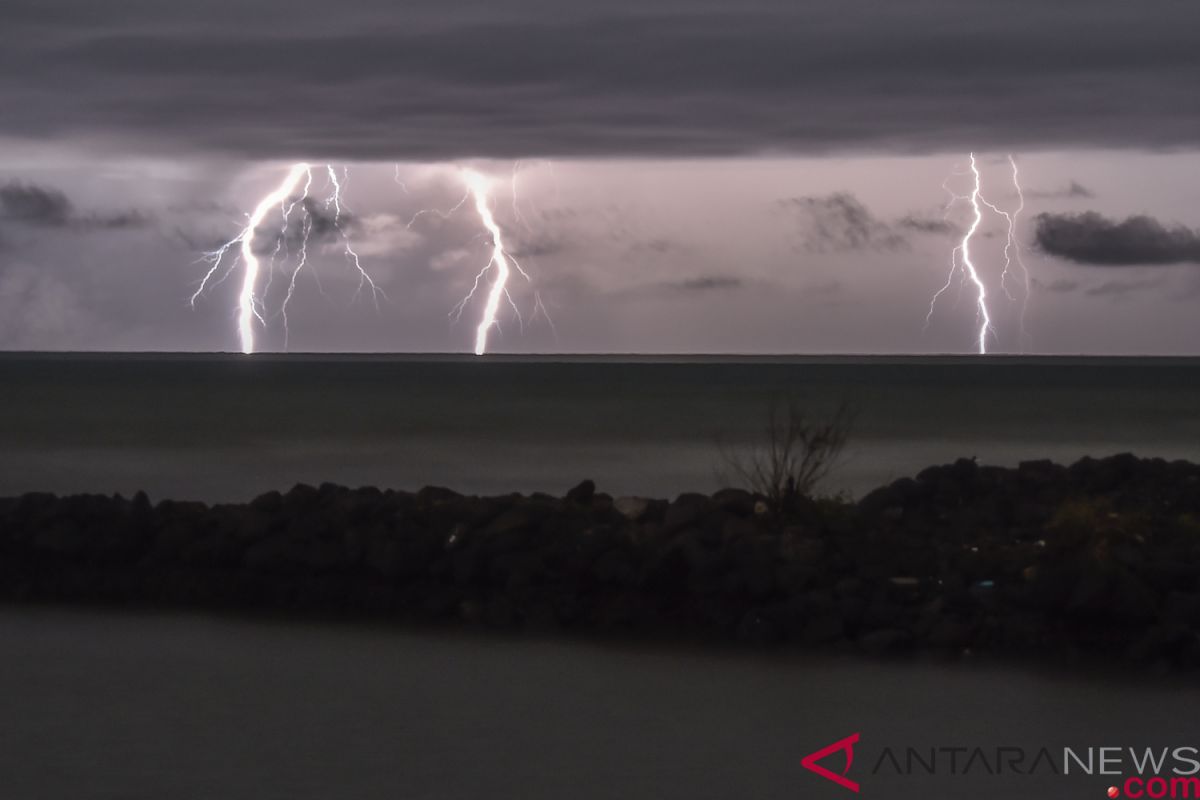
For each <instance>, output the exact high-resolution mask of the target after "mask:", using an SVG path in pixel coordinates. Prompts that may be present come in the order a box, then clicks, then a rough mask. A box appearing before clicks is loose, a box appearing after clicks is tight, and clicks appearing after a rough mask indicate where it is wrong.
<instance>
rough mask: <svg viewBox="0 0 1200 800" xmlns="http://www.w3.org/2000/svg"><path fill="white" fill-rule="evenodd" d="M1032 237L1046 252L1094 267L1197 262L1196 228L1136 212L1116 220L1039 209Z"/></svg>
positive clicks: (1199, 249)
mask: <svg viewBox="0 0 1200 800" xmlns="http://www.w3.org/2000/svg"><path fill="white" fill-rule="evenodd" d="M1035 222H1036V228H1035V230H1034V239H1035V241H1036V243H1037V245H1038V246H1039V247H1040V248H1041V249H1042V250H1043V251H1044V252H1046V253H1048V254H1050V255H1054V256H1059V257H1061V258H1065V259H1068V260H1070V261H1075V262H1077V263H1080V264H1094V265H1098V266H1130V265H1163V264H1180V263H1200V232H1198V231H1195V230H1193V229H1191V228H1188V227H1186V226H1184V225H1164V224H1163V223H1162V222H1159V221H1158V220H1157V219H1155V218H1153V217H1149V216H1146V215H1142V214H1139V215H1136V216H1132V217H1128V218H1127V219H1124V220H1121V221H1117V220H1112V219H1108V218H1107V217H1104V216H1101V215H1100V214H1097V213H1096V212H1094V211H1086V212H1083V213H1081V214H1051V213H1042V214H1039V215H1038V216H1037V217H1036V220H1035Z"/></svg>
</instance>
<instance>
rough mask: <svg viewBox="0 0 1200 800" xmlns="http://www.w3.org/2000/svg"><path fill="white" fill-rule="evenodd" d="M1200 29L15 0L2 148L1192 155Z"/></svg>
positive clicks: (794, 12) (1094, 21)
mask: <svg viewBox="0 0 1200 800" xmlns="http://www.w3.org/2000/svg"><path fill="white" fill-rule="evenodd" d="M1081 24H1086V35H1081V33H1080V25H1081ZM1198 27H1200V4H1197V3H1194V2H1185V1H1182V0H1181V1H1177V2H1163V3H1155V4H1153V6H1152V7H1148V6H1146V5H1145V4H1138V3H1130V2H1128V0H1059V1H1058V2H1054V3H1048V2H1045V0H1010V1H1009V2H1005V3H996V2H992V1H991V0H986V1H985V0H927V1H926V2H922V3H919V4H918V3H895V2H887V1H886V0H816V1H815V2H806V3H795V2H787V1H785V0H747V2H744V3H739V4H729V3H726V2H717V1H716V0H697V1H695V2H681V0H650V1H649V2H647V0H611V1H610V2H607V3H603V4H599V3H584V2H581V0H558V1H557V2H548V0H513V2H505V3H495V2H487V3H485V2H480V1H477V0H468V2H463V3H455V4H453V5H447V4H446V3H444V2H434V1H433V0H412V2H406V3H404V4H402V5H397V4H395V3H392V2H385V1H384V0H348V2H345V3H341V4H338V5H337V7H336V9H334V8H333V7H332V6H330V4H329V3H328V2H319V3H318V2H315V0H287V1H286V2H285V0H262V2H255V3H244V2H240V0H239V1H237V2H235V0H212V1H211V2H209V3H205V4H181V3H152V2H148V0H108V2H104V3H96V2H94V1H93V0H54V1H53V2H51V3H47V2H45V0H9V2H7V3H6V4H5V11H4V24H3V30H4V33H3V36H4V47H3V48H0V96H2V97H4V98H5V104H4V105H5V108H6V109H9V111H10V112H11V113H6V114H5V116H4V119H3V121H0V136H8V137H12V138H17V139H37V140H42V139H45V138H47V137H49V138H57V139H80V140H85V141H88V142H91V143H100V142H104V143H107V144H109V145H110V146H112V147H115V148H123V149H131V148H141V147H154V148H162V149H166V150H181V149H182V150H187V149H191V150H203V151H220V152H225V153H230V154H234V155H237V156H239V157H242V156H246V157H253V158H260V157H271V158H275V157H279V158H288V157H295V156H303V157H309V158H335V159H384V160H394V159H429V160H441V159H450V158H460V157H473V156H495V157H511V156H520V155H526V154H536V155H545V156H569V155H599V156H610V155H664V156H688V155H708V154H740V153H750V152H763V151H791V152H810V153H819V152H826V151H830V150H847V151H867V150H870V151H893V152H914V151H926V152H928V151H933V150H939V149H947V148H949V149H955V150H958V149H964V148H966V147H972V148H976V149H983V148H989V147H1004V148H1013V149H1018V150H1020V149H1030V148H1034V147H1048V146H1066V145H1101V146H1102V145H1114V146H1134V147H1143V146H1154V147H1157V146H1173V145H1180V146H1194V144H1195V135H1194V134H1195V131H1196V130H1197V129H1200V105H1198V104H1197V103H1196V102H1195V86H1196V85H1198V84H1200V48H1197V47H1196V46H1195V31H1196V30H1197V28H1198ZM1113 98H1120V102H1114V101H1113Z"/></svg>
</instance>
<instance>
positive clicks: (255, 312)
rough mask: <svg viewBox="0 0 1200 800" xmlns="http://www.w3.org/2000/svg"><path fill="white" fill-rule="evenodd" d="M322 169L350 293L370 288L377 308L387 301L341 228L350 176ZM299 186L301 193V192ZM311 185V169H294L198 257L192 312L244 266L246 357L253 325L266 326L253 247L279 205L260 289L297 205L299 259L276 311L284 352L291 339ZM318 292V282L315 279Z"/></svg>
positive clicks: (240, 322) (240, 321)
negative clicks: (231, 233) (278, 223)
mask: <svg viewBox="0 0 1200 800" xmlns="http://www.w3.org/2000/svg"><path fill="white" fill-rule="evenodd" d="M325 169H326V175H327V176H328V178H329V183H330V186H331V187H332V193H331V195H330V196H329V198H327V199H326V201H325V207H326V208H329V207H330V206H331V205H332V206H333V208H334V227H335V229H336V230H337V232H338V235H339V237H340V238H341V240H342V245H343V250H344V253H345V256H346V259H347V260H348V261H349V262H350V263H351V264H352V265H353V266H354V268H355V270H356V271H357V273H358V276H359V283H358V291H357V292H356V293H355V297H358V296H359V295H360V294H361V293H362V291H363V290H364V289H365V288H366V287H367V286H369V287H370V288H371V295H372V299H373V300H374V301H375V305H376V308H378V305H379V297H381V296H382V297H383V298H384V299H385V300H386V299H387V295H386V294H384V293H383V290H381V289H380V288H379V287H378V286H377V285H376V284H375V281H374V280H372V278H371V276H370V274H369V273H367V271H366V270H365V269H364V268H363V266H362V263H361V262H360V259H359V257H358V253H357V252H356V251H355V250H354V246H353V244H352V243H351V241H350V237H349V235H348V233H347V232H346V229H345V226H344V225H343V224H342V213H343V210H344V204H343V202H342V192H343V189H344V185H345V179H346V177H347V176H348V175H349V172H348V171H346V170H345V169H344V168H343V173H342V177H341V178H339V176H338V174H337V171H336V170H335V169H334V168H333V166H332V165H326V167H325ZM302 182H303V188H300V187H301V183H302ZM312 184H313V167H312V165H311V164H308V163H306V162H300V163H297V164H293V165H292V167H291V168H290V169H289V170H288V173H287V175H286V176H285V177H284V179H283V180H282V181H281V182H280V183H279V184H278V185H277V186H276V187H275V188H274V189H273V190H272V191H271V192H269V193H268V194H267V195H265V196H264V197H263V198H262V199H261V200H259V202H258V205H257V206H255V208H254V211H253V212H252V213H251V214H250V215H249V217H248V218H247V220H246V225H245V226H244V227H243V228H242V229H241V230H240V231H239V232H238V235H237V236H235V237H234V238H232V239H230V240H229V241H227V242H226V243H225V244H223V245H221V246H220V247H218V248H217V249H216V250H212V251H209V252H207V253H204V254H203V255H202V256H201V260H202V261H204V262H206V263H208V265H209V269H208V271H207V272H206V273H205V275H204V277H203V278H202V279H201V280H200V285H199V287H198V288H197V289H196V291H195V292H194V293H193V294H192V296H191V299H190V301H189V302H190V304H191V306H192V307H193V308H194V307H195V305H196V299H197V298H198V297H199V296H200V295H201V294H203V292H204V291H205V289H206V288H208V287H209V286H210V285H214V284H216V283H220V282H221V281H223V280H225V278H227V277H228V276H229V274H230V273H231V272H232V271H233V270H235V269H236V268H237V267H238V265H239V264H240V265H242V266H243V275H242V288H241V291H240V292H239V294H238V314H237V330H238V339H239V341H240V343H241V347H242V352H243V353H244V354H246V355H249V354H251V353H253V352H254V344H255V342H254V323H255V322H256V321H257V322H258V323H259V324H262V325H266V319H265V318H264V313H265V303H264V301H263V300H262V299H261V298H260V297H259V296H258V294H257V286H258V280H259V273H260V272H261V271H262V263H261V261H260V260H259V257H258V255H256V253H255V251H254V245H255V241H256V239H257V238H258V236H259V228H260V227H261V226H262V224H263V222H264V221H265V219H266V217H267V215H268V214H269V213H270V212H271V210H272V209H273V208H275V207H276V206H278V207H279V209H280V214H281V216H282V227H281V228H280V230H279V232H278V233H277V234H276V240H275V249H274V250H273V251H272V253H271V260H270V274H269V275H268V279H267V285H266V286H265V287H264V289H263V292H264V294H265V293H266V292H267V291H269V289H270V286H271V279H272V278H273V275H274V270H275V262H276V258H277V256H278V255H279V253H280V250H281V249H282V245H283V241H284V240H285V238H286V236H287V231H288V226H289V225H290V224H291V215H292V212H293V211H294V209H295V208H296V206H298V205H299V206H300V208H301V210H302V212H303V214H304V219H303V222H302V223H301V244H300V252H299V258H298V261H297V264H296V266H295V267H294V268H293V269H292V272H291V279H290V281H289V282H288V288H287V293H286V295H285V297H284V299H283V303H282V305H281V306H280V309H279V315H280V316H281V317H282V318H283V328H284V344H285V347H286V344H287V341H288V337H289V335H290V331H289V326H288V314H287V312H288V306H289V305H290V303H291V301H292V297H293V296H294V294H295V291H296V279H297V277H298V276H299V274H300V271H301V270H303V269H304V268H305V266H307V265H308V240H309V235H310V234H311V233H312V216H311V215H310V214H309V212H308V208H307V206H306V205H305V201H306V200H307V199H308V197H309V193H310V191H311V189H312ZM231 252H236V255H235V256H234V258H233V259H229V258H228V256H229V255H230V253H231ZM223 263H228V266H227V267H226V269H225V271H224V273H222V274H221V276H220V277H219V278H217V279H216V280H214V276H215V275H216V274H217V272H218V271H219V270H220V268H221V265H222V264H223ZM313 274H314V277H316V273H315V272H314V273H313ZM319 287H320V283H319V279H318V288H319Z"/></svg>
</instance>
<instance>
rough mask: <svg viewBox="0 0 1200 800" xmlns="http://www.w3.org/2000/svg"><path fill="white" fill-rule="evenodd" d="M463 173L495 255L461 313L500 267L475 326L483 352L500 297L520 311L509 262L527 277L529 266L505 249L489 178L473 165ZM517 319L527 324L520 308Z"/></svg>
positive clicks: (478, 348) (479, 351)
mask: <svg viewBox="0 0 1200 800" xmlns="http://www.w3.org/2000/svg"><path fill="white" fill-rule="evenodd" d="M463 176H464V178H465V179H466V183H467V190H468V192H469V193H470V194H471V196H472V197H473V198H474V201H475V213H476V214H478V215H479V221H480V222H482V223H483V227H484V228H486V229H487V232H488V233H489V234H491V237H492V256H491V259H490V260H489V261H488V263H486V264H484V266H483V269H482V270H480V271H479V274H477V275H476V276H475V283H474V285H473V286H472V287H471V291H470V292H469V293H468V294H467V296H466V297H465V298H463V300H462V302H461V303H460V304H459V309H460V311H459V313H460V314H461V313H462V312H461V308H462V307H463V306H464V305H466V302H467V301H468V300H470V299H471V297H472V296H473V295H474V294H475V290H476V289H478V288H479V282H480V281H481V280H482V279H483V276H484V275H485V274H487V272H489V271H490V270H491V268H492V267H495V268H496V276H495V278H493V279H492V285H491V288H489V289H488V294H487V301H486V302H485V303H484V306H483V316H482V317H481V319H480V320H479V325H478V327H476V328H475V355H477V356H481V355H483V354H484V353H486V352H487V342H488V332H489V331H490V330H491V329H492V327H493V326H495V325H496V324H497V322H496V312H497V311H499V309H500V299H501V298H502V297H507V298H508V301H509V304H510V305H512V306H513V310H514V311H516V305H515V304H513V302H512V297H511V296H510V295H509V294H508V276H509V274H510V273H511V268H510V266H509V264H510V263H511V264H512V266H513V267H515V268H516V269H517V271H518V272H520V273H521V274H522V275H524V276H525V278H526V279H528V278H529V276H528V275H526V274H525V270H523V269H521V265H520V264H518V263H517V262H516V261H515V260H513V259H512V256H510V255H509V254H508V253H507V252H506V251H505V249H504V239H503V238H502V235H501V233H500V226H499V225H498V224H496V218H495V217H494V216H493V215H492V208H491V205H490V204H489V199H490V198H489V193H488V189H489V181H488V179H487V178H485V177H484V176H483V175H482V174H480V173H478V172H476V171H475V170H473V169H468V170H464V171H463ZM517 319H518V320H520V322H521V326H522V327H524V320H523V319H522V318H521V315H520V312H519V311H518V312H517Z"/></svg>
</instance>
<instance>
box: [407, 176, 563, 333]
mask: <svg viewBox="0 0 1200 800" xmlns="http://www.w3.org/2000/svg"><path fill="white" fill-rule="evenodd" d="M520 164H521V162H519V161H518V162H516V163H514V164H513V170H512V181H513V184H512V197H513V216H514V218H515V219H516V220H517V221H518V222H519V223H521V224H522V225H525V227H526V228H528V227H529V226H528V224H527V223H526V222H525V220H524V218H523V217H522V216H521V213H520V209H519V208H518V200H517V189H516V176H517V173H518V171H519V169H520ZM462 177H463V183H464V184H465V191H464V193H463V196H462V198H461V199H460V200H459V201H458V202H457V203H455V204H454V206H452V207H451V208H450V209H448V210H445V211H442V210H439V209H436V208H422V209H420V210H419V211H417V212H416V213H415V214H413V216H412V218H411V219H410V220H409V222H408V226H407V227H408V228H411V227H412V226H413V225H414V224H415V223H416V222H417V220H419V219H420V218H421V217H423V216H425V215H427V214H433V215H435V216H437V217H439V218H441V219H449V218H450V217H452V216H453V215H454V214H455V212H457V211H458V210H459V209H460V208H462V207H463V206H464V205H466V204H467V202H468V201H471V202H472V205H473V206H474V208H475V213H476V214H477V215H478V217H479V221H480V222H481V223H482V225H483V231H481V232H480V233H479V234H478V235H477V236H475V237H472V241H474V239H477V238H480V237H483V236H486V237H488V238H490V239H491V251H490V255H489V258H488V260H487V262H486V263H484V265H483V267H482V268H481V269H480V270H479V271H478V272H477V273H476V274H475V280H474V281H473V282H472V283H471V288H470V289H469V290H468V291H467V293H466V295H464V296H463V298H462V299H461V300H459V301H458V302H457V303H455V304H454V307H453V308H451V309H450V312H449V314H448V315H447V316H448V317H449V318H450V321H451V323H456V322H458V321H459V320H460V319H462V315H463V313H464V312H465V311H466V308H467V305H468V303H470V301H471V300H472V299H474V298H475V295H476V294H477V293H478V292H479V288H480V286H482V285H483V284H484V283H485V281H486V280H487V278H488V276H489V275H492V280H491V284H490V286H489V287H488V290H487V297H486V299H485V301H484V307H483V313H482V316H481V317H480V321H479V323H478V325H477V326H476V329H475V355H483V354H484V353H486V352H487V345H488V335H489V334H490V332H491V330H492V328H496V329H499V327H500V321H499V319H498V315H499V312H500V305H501V302H502V301H503V302H505V303H507V305H508V306H509V307H510V308H511V309H512V311H513V316H515V317H516V319H517V324H518V325H519V326H520V328H521V330H522V331H524V330H525V323H526V319H525V316H524V315H523V314H522V313H521V310H520V308H518V307H517V304H516V301H514V300H513V296H512V294H511V292H510V291H509V286H508V282H509V278H510V277H511V276H512V273H513V272H516V273H517V274H519V275H520V276H521V277H522V278H524V279H525V280H526V281H528V282H530V283H532V282H533V279H532V278H531V277H530V276H529V273H528V272H526V271H525V268H524V267H522V266H521V263H520V262H519V261H518V260H517V259H516V258H515V257H514V256H513V254H512V253H510V252H509V251H508V250H507V248H506V247H505V244H504V234H503V231H502V230H501V228H500V224H499V223H498V222H497V221H496V217H495V213H494V212H493V210H492V204H491V183H492V181H491V179H489V178H488V177H487V176H485V175H483V174H482V173H481V172H479V171H478V170H474V169H470V168H463V169H462ZM396 181H397V183H400V181H399V172H398V171H397V173H396ZM539 317H541V318H542V319H544V320H545V321H546V324H547V325H548V326H549V327H550V331H551V333H552V334H553V335H554V336H555V338H557V337H558V329H557V328H556V327H555V325H554V320H553V319H552V318H551V316H550V312H549V310H548V309H547V308H546V304H545V302H544V301H543V299H542V295H541V293H540V292H538V291H536V290H535V291H534V292H533V312H532V314H531V315H530V317H529V321H530V322H532V321H534V320H536V319H538V318H539Z"/></svg>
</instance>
